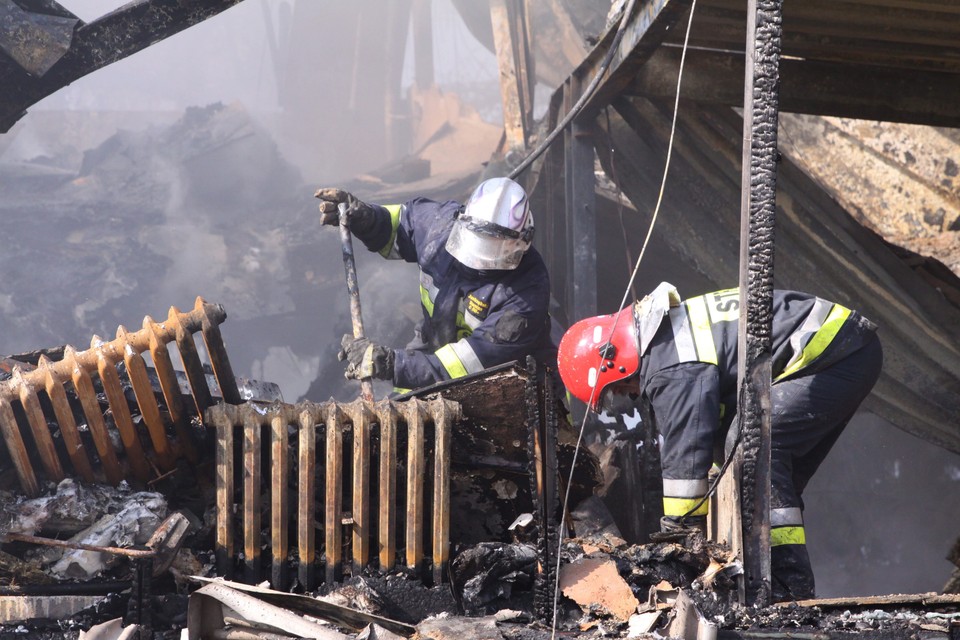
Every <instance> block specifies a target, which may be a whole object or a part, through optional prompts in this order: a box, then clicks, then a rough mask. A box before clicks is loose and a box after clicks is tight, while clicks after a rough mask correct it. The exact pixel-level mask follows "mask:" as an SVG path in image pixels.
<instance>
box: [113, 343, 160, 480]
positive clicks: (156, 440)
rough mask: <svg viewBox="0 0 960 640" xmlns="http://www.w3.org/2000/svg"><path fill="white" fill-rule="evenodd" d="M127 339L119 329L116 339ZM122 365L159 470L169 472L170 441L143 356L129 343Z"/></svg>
mask: <svg viewBox="0 0 960 640" xmlns="http://www.w3.org/2000/svg"><path fill="white" fill-rule="evenodd" d="M127 337H128V334H127V331H126V329H124V328H123V327H120V329H119V330H118V331H117V339H118V340H126V339H127ZM123 363H124V365H125V366H126V369H127V376H128V377H129V378H130V384H131V386H132V387H133V393H134V395H135V396H136V398H137V405H138V406H139V407H140V415H141V416H143V422H144V423H145V424H146V425H147V432H148V433H149V434H150V443H151V444H152V445H153V451H154V452H155V453H156V455H157V461H158V463H159V464H160V468H161V469H163V470H165V471H166V470H170V469H172V468H173V466H174V452H173V449H172V447H171V446H170V441H169V440H168V439H167V433H166V429H165V428H164V424H163V417H162V416H161V415H160V406H159V405H158V404H157V398H156V396H154V394H153V385H151V384H150V378H149V376H148V374H147V365H146V363H145V362H144V361H143V356H141V355H140V354H139V353H138V352H137V350H136V349H135V348H134V346H133V344H131V343H130V342H129V341H127V343H126V345H125V346H124V349H123Z"/></svg>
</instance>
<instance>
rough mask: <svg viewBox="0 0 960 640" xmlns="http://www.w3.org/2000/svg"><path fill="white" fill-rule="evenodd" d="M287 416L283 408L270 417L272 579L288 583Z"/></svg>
mask: <svg viewBox="0 0 960 640" xmlns="http://www.w3.org/2000/svg"><path fill="white" fill-rule="evenodd" d="M289 475H290V458H289V449H288V447H287V419H286V417H285V416H284V415H283V413H282V412H278V413H277V415H274V416H272V417H271V418H270V555H271V558H270V559H271V564H270V572H271V573H270V583H271V584H272V585H273V587H274V588H275V589H285V588H286V587H287V575H286V569H287V554H288V553H289V550H290V542H289V541H290V524H289V523H290V496H289V489H288V482H287V481H288V476H289Z"/></svg>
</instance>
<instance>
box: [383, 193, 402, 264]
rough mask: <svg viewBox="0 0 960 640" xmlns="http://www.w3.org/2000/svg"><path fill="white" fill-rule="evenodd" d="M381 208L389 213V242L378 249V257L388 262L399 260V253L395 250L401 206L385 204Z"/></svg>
mask: <svg viewBox="0 0 960 640" xmlns="http://www.w3.org/2000/svg"><path fill="white" fill-rule="evenodd" d="M383 208H384V209H386V210H387V211H388V212H389V213H390V240H389V241H388V242H387V244H385V245H384V246H383V248H382V249H380V255H382V256H383V257H384V258H387V259H388V260H399V259H400V252H399V251H398V250H397V229H399V228H400V211H401V210H402V209H403V205H402V204H385V205H383Z"/></svg>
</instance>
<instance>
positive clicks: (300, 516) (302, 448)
mask: <svg viewBox="0 0 960 640" xmlns="http://www.w3.org/2000/svg"><path fill="white" fill-rule="evenodd" d="M318 419H319V416H315V415H314V413H313V412H312V411H309V410H307V409H304V410H303V411H301V412H300V416H299V420H300V432H299V434H298V446H297V554H298V556H299V558H298V559H299V565H298V567H297V576H298V578H299V580H300V584H302V585H303V586H304V588H306V589H313V588H314V587H315V586H316V565H317V543H316V527H315V525H314V522H315V520H316V517H317V507H316V471H317V428H316V423H317V420H318Z"/></svg>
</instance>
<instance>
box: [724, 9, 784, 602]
mask: <svg viewBox="0 0 960 640" xmlns="http://www.w3.org/2000/svg"><path fill="white" fill-rule="evenodd" d="M748 7H749V9H748V13H747V46H746V50H747V51H748V52H751V55H749V56H748V57H747V65H746V73H745V80H744V98H743V163H742V165H741V166H742V171H741V175H742V178H741V181H740V185H741V186H740V193H741V196H740V220H741V222H740V278H739V282H740V324H739V340H738V348H737V351H738V354H739V362H740V367H739V369H738V371H737V388H738V390H739V398H740V401H739V403H738V405H737V421H738V424H739V426H740V436H739V438H740V444H739V447H738V450H737V458H736V461H737V465H738V466H739V467H740V471H741V473H742V476H741V478H742V480H743V482H742V484H741V486H740V491H741V500H742V502H741V506H742V517H743V542H744V545H743V569H744V585H743V586H744V590H745V595H746V600H747V602H748V603H749V604H757V605H760V606H765V605H766V604H767V603H768V602H769V599H770V589H771V584H770V414H771V411H770V385H771V381H772V375H771V373H770V372H771V366H772V365H771V354H772V347H771V344H772V333H773V258H774V243H773V236H774V231H775V220H776V206H777V197H776V194H777V155H778V153H777V126H778V123H779V111H778V109H779V102H778V93H777V87H778V84H779V82H780V67H779V63H780V38H781V33H782V31H783V27H782V24H783V16H782V11H783V4H782V0H749V2H748Z"/></svg>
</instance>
